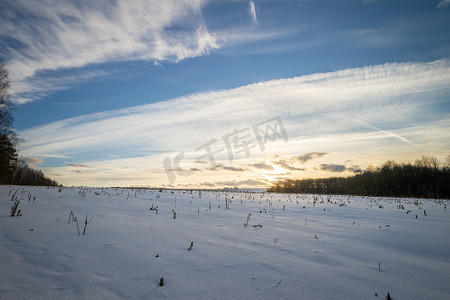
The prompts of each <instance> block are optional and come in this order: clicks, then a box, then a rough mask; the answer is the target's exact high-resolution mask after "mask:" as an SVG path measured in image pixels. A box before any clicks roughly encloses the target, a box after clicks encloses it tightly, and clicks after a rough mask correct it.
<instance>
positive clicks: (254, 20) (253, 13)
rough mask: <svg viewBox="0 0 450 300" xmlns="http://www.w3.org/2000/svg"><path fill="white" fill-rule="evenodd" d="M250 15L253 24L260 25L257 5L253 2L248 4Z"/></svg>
mask: <svg viewBox="0 0 450 300" xmlns="http://www.w3.org/2000/svg"><path fill="white" fill-rule="evenodd" d="M248 13H249V14H250V18H251V19H252V23H253V24H254V25H258V18H257V16H256V8H255V3H254V2H253V1H250V2H249V3H248Z"/></svg>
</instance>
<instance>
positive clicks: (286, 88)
mask: <svg viewBox="0 0 450 300" xmlns="http://www.w3.org/2000/svg"><path fill="white" fill-rule="evenodd" d="M448 96H450V61H449V60H439V61H435V62H430V63H403V64H396V63H394V64H384V65H377V66H369V67H365V68H356V69H347V70H342V71H337V72H331V73H319V74H312V75H308V76H300V77H294V78H289V79H280V80H273V81H267V82H260V83H255V84H252V85H247V86H243V87H239V88H236V89H231V90H223V91H212V92H206V93H199V94H192V95H187V96H184V97H179V98H175V99H171V100H168V101H163V102H158V103H152V104H148V105H142V106H135V107H129V108H125V109H120V110H113V111H105V112H100V113H94V114H89V115H83V116H79V117H76V118H71V119H66V120H61V121H58V122H53V123H49V124H46V125H43V126H38V127H35V128H30V129H27V130H23V131H21V132H20V134H21V136H22V137H23V138H24V139H25V140H26V142H25V143H23V145H22V146H21V152H22V155H23V156H33V157H39V158H41V157H51V158H53V159H56V158H58V157H59V158H60V159H64V157H65V159H64V160H63V161H62V162H63V165H64V162H66V161H67V157H71V159H70V160H71V161H77V162H80V163H82V164H89V165H94V166H95V167H96V168H100V167H99V166H101V165H102V164H99V161H100V160H102V161H104V162H105V163H106V162H109V163H110V164H111V165H117V164H119V165H120V166H121V167H124V166H127V164H128V165H130V164H132V165H137V166H142V167H139V168H140V170H141V171H140V172H141V173H140V174H145V170H144V168H153V169H155V170H158V169H159V170H161V169H162V161H163V160H164V158H165V157H171V158H173V157H175V155H177V154H178V153H179V152H181V151H185V152H186V158H185V160H183V166H182V167H183V169H185V170H188V169H189V168H194V167H198V165H196V164H195V161H196V160H198V157H200V156H201V155H204V153H200V152H196V151H195V150H194V149H197V148H198V147H200V146H201V145H204V144H205V143H207V142H208V141H210V140H211V139H216V140H217V142H216V143H215V144H213V148H214V150H218V149H221V148H222V149H225V144H224V141H223V137H224V136H226V135H228V134H230V133H232V132H233V130H235V129H242V130H244V129H246V130H247V131H246V133H248V134H252V126H253V125H254V124H258V123H260V122H263V121H266V120H269V119H272V118H274V117H276V116H280V117H281V118H282V120H283V123H284V127H285V128H286V131H287V134H288V136H289V142H288V143H284V142H283V141H282V140H279V141H273V142H270V143H268V144H267V147H266V150H265V152H261V150H258V149H259V148H258V147H257V146H256V145H257V143H256V141H255V140H253V143H254V144H255V146H256V147H255V148H253V149H252V152H251V156H250V157H249V158H246V157H245V155H243V154H242V155H240V156H239V155H237V156H236V157H235V158H234V159H235V162H233V164H237V165H238V166H236V165H230V166H228V167H231V168H236V170H232V169H229V170H227V171H239V170H238V169H239V168H240V166H244V165H245V166H248V165H251V164H253V167H255V168H256V167H257V166H259V167H263V165H258V163H259V162H263V163H264V164H266V166H265V167H266V168H261V170H263V169H266V170H268V166H269V164H268V161H269V160H270V159H263V158H262V156H266V157H274V156H275V155H280V157H291V158H292V157H296V161H295V162H294V161H292V162H291V161H290V160H289V161H286V160H284V161H283V160H282V159H278V160H275V161H278V163H279V164H278V165H279V166H281V167H283V165H280V164H282V163H283V162H284V163H285V164H286V165H285V167H286V168H287V169H289V170H293V171H294V170H295V168H298V169H302V168H303V166H301V165H295V164H294V163H297V164H303V163H309V162H310V161H311V160H312V159H318V158H321V157H323V156H324V155H325V154H327V153H331V152H335V151H337V150H336V149H341V150H339V151H342V152H347V153H355V152H356V151H358V152H359V153H361V154H366V153H369V154H372V155H373V153H391V152H390V151H392V150H389V149H390V147H396V149H397V150H396V151H398V149H403V150H402V151H406V152H408V151H409V152H411V151H413V152H417V151H422V150H423V149H430V148H429V146H428V145H437V146H436V147H438V148H439V147H440V149H447V148H445V147H447V146H448V145H447V144H446V142H445V139H444V137H445V136H447V135H448V130H449V129H450V124H449V120H448V112H446V108H445V107H446V106H445V103H446V102H445V101H447V100H446V99H448ZM405 99H408V100H407V101H406V100H405ZM224 116H226V118H225V117H224ZM380 128H383V129H382V130H381V129H380ZM430 143H431V144H430ZM299 153H303V154H300V155H299ZM327 155H331V154H327ZM357 155H359V154H355V156H357ZM377 155H378V154H377ZM260 157H261V158H260ZM327 157H328V156H327ZM228 158H229V157H228V156H227V151H226V150H223V151H222V152H221V154H220V155H218V156H217V157H216V159H217V162H218V164H220V163H222V164H223V163H224V162H227V161H228ZM349 158H353V157H351V156H350V157H346V158H345V159H343V160H342V161H345V160H347V159H349ZM249 159H253V160H254V161H253V162H251V161H248V160H249ZM333 159H334V158H333ZM135 160H137V161H136V162H135ZM203 160H205V159H203ZM126 161H128V163H126ZM255 161H256V162H255ZM334 161H336V160H334ZM354 161H355V163H357V164H359V165H361V162H360V161H357V160H354ZM119 162H120V163H119ZM207 164H208V162H207ZM255 165H257V166H255ZM144 166H145V167H144ZM288 166H289V167H288ZM64 167H66V168H68V166H66V165H64ZM246 171H247V170H244V171H242V173H244V172H246ZM297 171H300V170H297ZM120 172H123V171H120ZM205 172H206V171H205ZM53 173H59V174H61V173H62V172H61V170H54V172H53ZM202 173H203V172H202ZM102 174H103V175H102ZM105 174H109V173H99V174H98V176H99V177H98V178H101V177H102V176H106V175H105ZM108 176H109V175H108ZM111 176H112V175H111ZM143 176H149V175H143ZM158 176H160V177H158V178H159V179H161V178H162V179H164V176H165V175H164V173H162V174H160V175H158ZM159 179H158V180H159ZM188 179H189V180H193V177H189V178H187V179H186V180H188ZM203 181H204V180H203Z"/></svg>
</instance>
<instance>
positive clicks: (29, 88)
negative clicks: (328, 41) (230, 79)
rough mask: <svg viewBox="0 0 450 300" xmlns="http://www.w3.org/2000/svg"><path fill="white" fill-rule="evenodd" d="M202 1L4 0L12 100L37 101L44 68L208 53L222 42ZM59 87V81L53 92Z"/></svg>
mask: <svg viewBox="0 0 450 300" xmlns="http://www.w3.org/2000/svg"><path fill="white" fill-rule="evenodd" d="M205 3H206V1H203V0H198V1H187V0H185V1H179V0H176V1H175V0H168V1H139V0H131V1H113V2H89V1H84V2H83V1H82V2H73V1H45V2H42V1H33V2H30V1H25V0H17V1H16V0H15V1H8V0H7V1H2V2H1V4H0V11H1V13H0V16H1V17H2V26H0V35H2V36H3V37H4V38H7V39H8V41H9V43H8V47H2V48H1V50H2V53H1V54H2V56H3V57H5V58H6V59H7V65H8V68H9V70H10V77H11V80H12V81H13V83H14V84H13V88H14V93H15V94H16V96H17V97H16V101H17V102H19V103H20V102H27V101H31V100H33V97H32V96H31V95H30V94H31V93H34V92H36V91H37V92H38V96H36V97H39V93H43V92H44V91H46V90H48V86H45V87H41V85H42V84H45V83H46V82H48V76H50V75H52V74H48V76H47V78H45V80H41V79H40V78H41V77H42V76H41V75H42V74H39V73H40V72H44V71H45V72H47V73H50V72H51V71H56V70H59V69H62V68H66V69H67V68H77V67H83V66H86V65H88V64H98V63H104V62H111V61H122V60H135V59H144V60H153V61H173V62H177V61H180V60H183V59H186V58H189V57H196V56H201V55H207V54H209V53H210V52H211V51H212V50H213V49H217V48H219V47H220V45H219V43H218V41H217V40H216V38H215V36H214V34H213V33H211V32H209V31H208V28H207V26H206V24H205V22H204V21H203V18H202V11H201V9H202V7H203V6H204V4H205ZM19 20H20V21H19ZM173 27H179V28H181V29H179V30H176V31H174V30H172V28H173ZM37 75H39V76H37ZM92 75H94V74H92ZM53 76H55V77H54V78H52V80H57V79H58V77H59V76H57V75H53ZM44 77H46V76H44ZM65 84H67V82H66V80H62V81H58V82H57V83H56V84H55V85H52V87H54V89H51V91H56V90H58V89H61V88H62V87H63V86H65Z"/></svg>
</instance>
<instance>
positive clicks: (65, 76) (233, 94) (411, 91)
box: [0, 0, 450, 187]
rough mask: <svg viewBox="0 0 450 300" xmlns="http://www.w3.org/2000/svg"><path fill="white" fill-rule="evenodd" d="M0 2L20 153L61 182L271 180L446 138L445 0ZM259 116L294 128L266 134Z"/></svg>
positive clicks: (414, 152) (418, 150) (437, 148)
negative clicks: (261, 136)
mask: <svg viewBox="0 0 450 300" xmlns="http://www.w3.org/2000/svg"><path fill="white" fill-rule="evenodd" d="M0 17H1V18H0V19H1V21H0V25H1V26H0V59H1V61H3V62H4V63H5V64H6V66H7V68H8V70H9V72H10V80H11V83H12V99H13V101H14V102H16V103H17V105H18V107H17V109H16V110H15V119H16V120H15V128H16V129H17V130H18V132H19V134H20V135H21V136H22V137H23V138H24V139H25V142H24V143H22V145H21V148H20V151H21V155H22V156H23V157H25V158H26V159H27V160H28V161H29V162H30V164H32V165H33V166H34V167H36V168H39V169H42V170H43V171H44V172H45V173H46V174H48V175H49V176H50V177H52V178H53V179H56V180H58V181H59V182H61V183H63V184H66V185H97V186H111V185H114V186H115V185H140V186H150V185H153V186H174V187H182V186H189V187H225V186H241V187H263V186H268V185H270V183H271V182H274V181H276V180H278V179H283V178H309V177H327V176H348V175H351V174H353V173H354V172H355V171H356V170H361V169H365V168H367V167H368V166H369V165H378V164H380V163H382V162H384V161H385V160H387V159H395V160H397V161H401V162H407V161H414V159H416V158H418V157H420V155H422V154H427V155H428V154H430V155H435V156H436V157H438V158H439V159H442V160H443V159H445V157H446V155H448V154H449V146H450V143H449V142H448V132H449V129H450V119H449V111H450V105H449V104H450V101H449V96H450V31H449V30H448V28H450V1H448V0H444V1H440V0H437V1H434V0H423V1H406V0H405V1H403V0H342V1H331V0H330V1H327V0H309V1H257V0H255V1H218V0H215V1H206V0H199V1H181V0H178V1H96V2H95V3H91V1H33V2H30V1H21V0H19V1H17V0H16V1H9V0H6V1H2V2H1V3H0ZM269 120H275V122H273V123H272V125H270V126H272V127H267V126H268V125H269V124H268V123H264V122H266V121H267V122H268V121H269ZM277 120H278V121H279V122H278V123H277V122H276V121H277ZM257 124H263V125H262V126H265V127H264V128H263V129H265V130H266V132H268V131H267V130H268V129H270V128H276V129H278V130H280V125H283V128H284V133H285V135H286V136H288V140H285V139H283V138H282V137H283V135H282V132H280V131H279V132H277V133H276V134H275V135H274V136H272V137H273V139H267V138H266V139H265V141H266V142H267V144H264V147H263V148H261V147H260V146H261V144H258V140H257V137H256V133H257V131H255V127H254V126H255V125H257ZM277 124H278V125H277ZM273 126H278V127H273ZM234 130H237V131H239V134H235V135H234V137H235V138H238V139H237V144H234V145H235V146H236V147H235V148H236V149H235V148H233V145H232V144H227V140H226V139H225V137H227V136H231V134H232V133H233V132H235V131H234ZM243 137H245V138H243ZM211 141H215V143H212V144H211V149H212V151H216V154H215V155H214V159H215V164H214V165H212V163H211V160H210V159H209V157H208V156H206V157H205V156H204V153H203V154H202V151H203V152H205V151H204V150H205V149H203V150H202V149H200V150H196V149H199V148H201V146H202V145H205V144H206V143H208V142H211ZM242 141H244V142H248V143H249V145H250V146H252V147H251V148H249V149H247V148H246V147H243V145H242V144H240V142H242ZM227 147H228V148H227ZM229 147H231V148H229ZM230 149H231V151H228V150H230ZM219 150H222V151H219ZM239 150H240V151H239ZM245 150H247V151H245ZM234 152H236V153H234ZM180 153H183V154H184V156H183V158H182V160H180V161H179V162H180V165H179V167H180V168H181V169H180V168H178V169H177V167H176V166H175V165H173V162H174V160H175V158H176V157H177V155H179V154H180ZM231 153H233V154H234V155H233V157H232V159H230V154H231ZM202 155H203V158H202ZM180 157H181V156H178V158H180ZM199 157H200V158H199ZM167 159H168V160H167ZM165 161H170V163H171V164H172V165H170V164H168V165H166V168H165V167H164V166H165V165H164V162H165ZM170 166H172V168H173V169H172V170H171V169H170V168H169V169H167V168H168V167H170ZM170 174H172V175H170Z"/></svg>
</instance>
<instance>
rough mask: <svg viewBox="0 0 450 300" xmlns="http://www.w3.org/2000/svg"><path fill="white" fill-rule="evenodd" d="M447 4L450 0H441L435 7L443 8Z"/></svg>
mask: <svg viewBox="0 0 450 300" xmlns="http://www.w3.org/2000/svg"><path fill="white" fill-rule="evenodd" d="M449 4H450V0H442V1H441V2H439V4H438V5H437V7H438V8H444V7H447V6H448V5H449Z"/></svg>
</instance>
